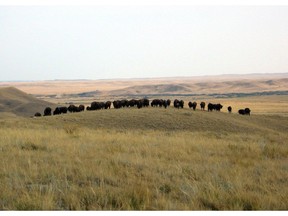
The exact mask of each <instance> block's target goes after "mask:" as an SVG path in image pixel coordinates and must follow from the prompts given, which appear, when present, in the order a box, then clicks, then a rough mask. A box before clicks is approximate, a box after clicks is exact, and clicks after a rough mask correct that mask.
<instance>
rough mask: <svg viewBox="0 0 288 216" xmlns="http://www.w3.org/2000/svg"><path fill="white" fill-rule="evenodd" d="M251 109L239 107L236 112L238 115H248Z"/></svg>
mask: <svg viewBox="0 0 288 216" xmlns="http://www.w3.org/2000/svg"><path fill="white" fill-rule="evenodd" d="M250 112H251V110H250V109H249V108H245V109H239V110H238V113H239V114H240V115H250Z"/></svg>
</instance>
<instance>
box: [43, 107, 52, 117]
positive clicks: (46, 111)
mask: <svg viewBox="0 0 288 216" xmlns="http://www.w3.org/2000/svg"><path fill="white" fill-rule="evenodd" d="M51 114H52V109H51V108H50V107H46V108H45V109H44V116H51Z"/></svg>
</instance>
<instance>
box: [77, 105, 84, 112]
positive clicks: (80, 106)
mask: <svg viewBox="0 0 288 216" xmlns="http://www.w3.org/2000/svg"><path fill="white" fill-rule="evenodd" d="M84 110H85V106H84V105H83V104H80V105H79V107H78V111H79V112H82V111H84Z"/></svg>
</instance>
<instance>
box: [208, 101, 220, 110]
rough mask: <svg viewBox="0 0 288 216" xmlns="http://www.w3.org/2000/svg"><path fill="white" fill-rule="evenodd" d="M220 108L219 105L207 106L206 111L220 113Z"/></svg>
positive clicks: (210, 104)
mask: <svg viewBox="0 0 288 216" xmlns="http://www.w3.org/2000/svg"><path fill="white" fill-rule="evenodd" d="M222 108H223V106H222V105H221V104H212V103H209V104H208V111H213V110H216V111H220V110H221V109H222Z"/></svg>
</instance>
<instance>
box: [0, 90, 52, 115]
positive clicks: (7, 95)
mask: <svg viewBox="0 0 288 216" xmlns="http://www.w3.org/2000/svg"><path fill="white" fill-rule="evenodd" d="M47 106H52V107H53V106H55V105H54V104H53V103H49V102H46V101H43V100H39V99H37V98H35V97H34V96H32V95H29V94H26V93H25V92H23V91H20V90H19V89H17V88H14V87H5V88H0V114H1V116H2V117H4V116H6V117H7V116H24V117H29V116H33V115H34V114H35V113H36V112H39V111H42V110H44V109H45V107H47ZM42 114H43V113H42Z"/></svg>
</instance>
